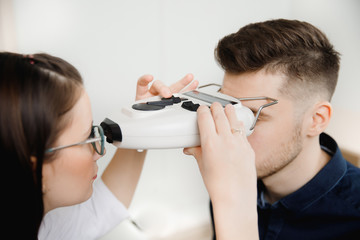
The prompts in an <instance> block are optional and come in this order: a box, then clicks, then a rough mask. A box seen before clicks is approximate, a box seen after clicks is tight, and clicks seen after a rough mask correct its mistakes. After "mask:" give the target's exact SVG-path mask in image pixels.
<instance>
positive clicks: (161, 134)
mask: <svg viewBox="0 0 360 240" xmlns="http://www.w3.org/2000/svg"><path fill="white" fill-rule="evenodd" d="M210 85H216V84H209V85H206V86H210ZM203 87H205V86H203ZM203 87H199V89H197V90H193V91H189V92H184V93H177V94H174V95H173V96H172V97H171V98H161V97H152V98H147V99H142V100H140V101H136V102H135V103H134V104H133V105H132V106H129V107H124V108H122V110H121V112H120V115H118V116H117V117H115V118H112V119H109V118H106V119H105V120H104V121H103V122H102V123H101V126H102V128H103V129H104V133H105V135H106V140H107V142H109V143H113V144H114V145H115V146H116V147H118V148H129V149H161V148H162V149H164V148H184V147H194V146H200V136H199V129H198V125H197V113H196V110H197V108H198V107H199V106H200V105H207V106H210V105H211V104H212V103H213V102H219V103H221V104H222V105H223V106H224V107H225V105H227V104H232V105H233V106H234V107H235V110H236V116H237V118H238V119H239V120H240V121H242V122H243V123H244V126H245V131H246V135H247V136H248V135H250V134H251V133H252V131H253V129H254V127H255V123H256V120H257V117H258V115H259V113H260V111H261V110H262V108H264V107H267V106H270V105H273V104H275V103H277V100H275V99H271V98H267V97H258V98H243V99H240V100H260V99H261V100H272V102H271V103H268V104H265V105H263V106H261V107H260V108H259V110H258V113H257V114H256V116H254V113H253V112H252V111H251V110H250V109H249V108H247V107H245V106H243V105H242V104H241V101H240V100H239V99H237V98H233V97H231V96H228V95H225V94H222V93H220V92H216V91H215V92H214V91H213V92H207V91H204V90H200V88H203Z"/></svg>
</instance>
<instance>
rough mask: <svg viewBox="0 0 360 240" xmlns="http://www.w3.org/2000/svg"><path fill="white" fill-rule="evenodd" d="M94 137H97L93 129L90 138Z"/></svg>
mask: <svg viewBox="0 0 360 240" xmlns="http://www.w3.org/2000/svg"><path fill="white" fill-rule="evenodd" d="M93 137H95V132H94V128H92V129H91V132H90V136H89V138H93Z"/></svg>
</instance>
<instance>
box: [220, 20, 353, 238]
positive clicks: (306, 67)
mask: <svg viewBox="0 0 360 240" xmlns="http://www.w3.org/2000/svg"><path fill="white" fill-rule="evenodd" d="M215 56H216V60H217V61H218V63H219V65H220V66H221V67H222V68H223V69H224V71H225V75H224V79H223V86H222V89H221V92H222V93H224V94H228V95H231V96H233V97H237V98H241V97H256V96H267V97H271V98H275V99H277V100H278V104H276V105H273V106H271V107H269V108H265V109H263V110H262V111H261V115H260V118H259V121H258V122H257V124H256V127H255V130H254V132H253V134H252V135H250V136H249V137H248V141H249V143H250V145H251V146H252V148H253V149H254V151H255V156H256V157H255V162H256V171H257V177H258V199H257V211H258V227H259V236H260V239H354V238H356V239H359V238H360V170H359V169H358V168H356V167H355V166H353V165H351V164H350V163H348V162H347V161H346V160H345V159H344V158H343V157H342V155H341V152H340V150H339V148H338V146H337V144H336V142H335V141H334V140H333V139H332V138H331V137H330V136H328V135H326V134H325V133H323V132H324V131H325V129H326V127H327V126H328V124H329V122H330V119H331V115H332V111H333V109H332V106H331V104H330V100H331V97H332V95H333V93H334V90H335V87H336V83H337V78H338V71H339V62H340V59H339V53H337V52H336V51H335V50H334V48H333V46H332V45H331V44H330V42H329V41H328V39H327V38H326V36H325V35H324V34H323V33H322V32H321V31H320V30H319V29H317V28H315V27H314V26H312V25H311V24H309V23H306V22H300V21H291V20H284V19H279V20H271V21H266V22H260V23H255V24H249V25H247V26H245V27H243V28H241V29H240V30H239V31H238V32H236V33H233V34H230V35H228V36H226V37H224V38H223V39H221V40H220V42H219V43H218V46H217V48H216V49H215ZM243 104H244V105H246V106H248V107H249V108H250V109H252V110H253V111H254V113H255V112H256V111H257V110H258V108H259V106H261V105H262V104H264V102H263V101H244V102H243Z"/></svg>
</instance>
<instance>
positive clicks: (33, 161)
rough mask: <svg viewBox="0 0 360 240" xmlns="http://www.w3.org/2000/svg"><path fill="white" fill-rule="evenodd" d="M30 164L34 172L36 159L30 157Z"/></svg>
mask: <svg viewBox="0 0 360 240" xmlns="http://www.w3.org/2000/svg"><path fill="white" fill-rule="evenodd" d="M30 162H31V165H32V170H33V171H34V172H35V171H36V164H37V158H36V157H34V156H31V157H30Z"/></svg>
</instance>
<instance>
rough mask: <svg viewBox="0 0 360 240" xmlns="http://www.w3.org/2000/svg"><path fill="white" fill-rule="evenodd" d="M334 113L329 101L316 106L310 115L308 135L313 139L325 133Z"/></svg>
mask: <svg viewBox="0 0 360 240" xmlns="http://www.w3.org/2000/svg"><path fill="white" fill-rule="evenodd" d="M332 112H333V108H332V106H331V104H330V103H329V102H327V101H324V102H319V103H317V104H315V105H314V106H313V108H312V110H311V113H310V114H311V115H309V117H310V118H309V122H310V124H309V125H308V129H307V130H308V131H307V135H308V136H311V137H313V136H318V135H320V134H321V133H322V132H323V131H325V129H326V127H327V126H328V125H329V122H330V119H331V116H332Z"/></svg>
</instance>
